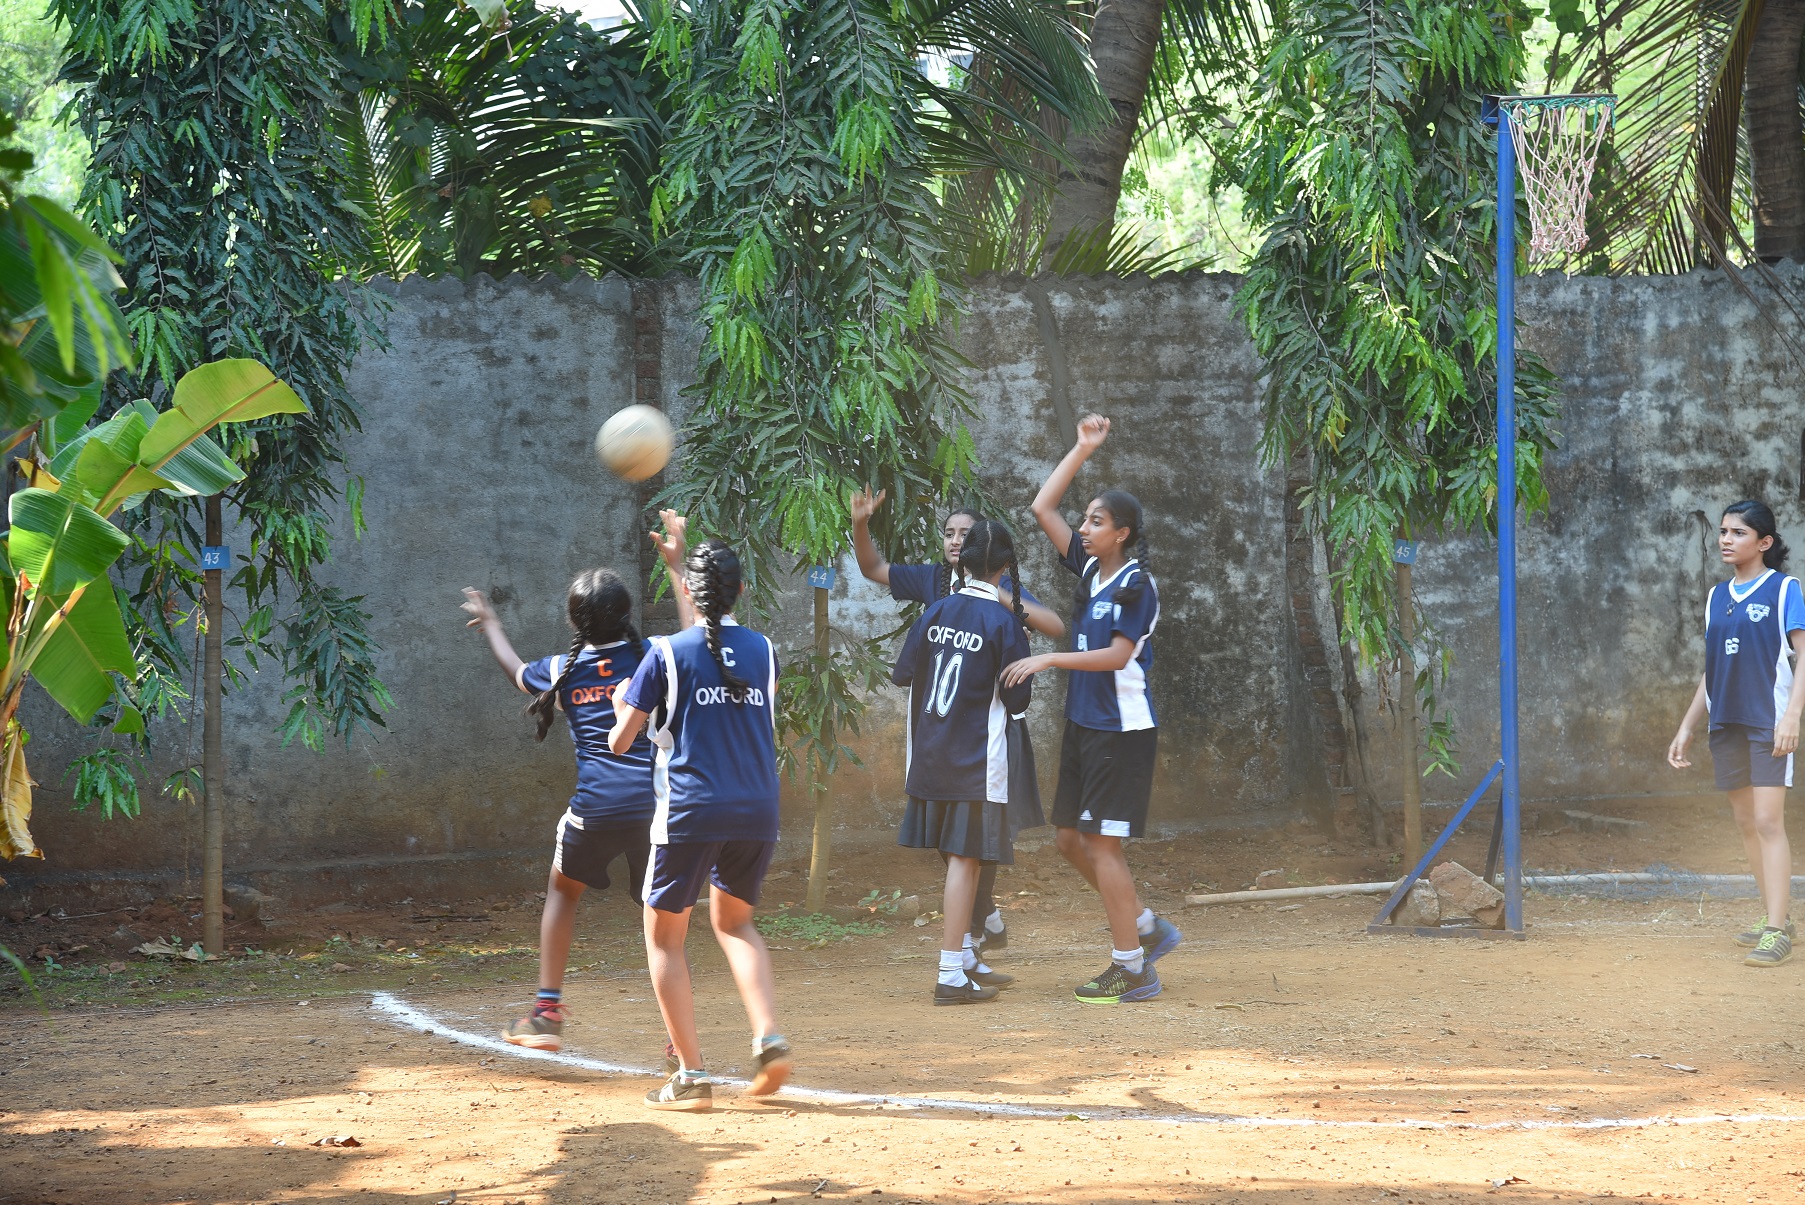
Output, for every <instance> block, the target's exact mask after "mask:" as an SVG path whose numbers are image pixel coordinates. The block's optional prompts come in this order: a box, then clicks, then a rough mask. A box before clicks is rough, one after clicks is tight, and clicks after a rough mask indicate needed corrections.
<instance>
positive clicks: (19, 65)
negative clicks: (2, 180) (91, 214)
mask: <svg viewBox="0 0 1805 1205" xmlns="http://www.w3.org/2000/svg"><path fill="white" fill-rule="evenodd" d="M62 63H63V30H62V29H61V28H60V27H59V26H58V25H57V24H56V22H54V21H50V20H47V19H46V18H45V16H44V0H0V110H4V112H5V113H6V114H7V115H8V116H9V117H11V118H12V120H13V122H14V123H15V124H16V125H17V127H18V134H17V136H16V140H17V142H18V143H19V144H20V146H21V147H22V148H23V149H25V150H27V151H29V152H31V156H32V160H33V162H32V166H31V168H30V170H29V171H27V172H26V173H25V176H24V179H23V180H22V181H21V186H22V187H23V188H24V189H25V190H26V191H27V192H35V193H42V194H44V195H45V196H48V197H51V198H53V199H54V200H56V201H57V203H58V204H60V205H63V206H64V207H65V208H71V207H73V206H74V205H75V203H76V198H77V197H78V196H79V194H80V193H81V179H82V173H83V172H84V170H85V169H86V166H87V161H88V147H87V144H86V143H85V142H83V141H82V136H81V132H80V131H79V130H74V129H71V128H70V127H69V126H68V125H67V124H66V123H63V122H61V121H59V120H58V117H59V116H60V114H61V113H62V109H63V106H64V105H65V104H66V103H68V100H69V97H70V95H71V89H69V88H68V87H67V86H66V85H64V84H60V83H59V82H58V80H57V73H58V72H59V71H60V70H61V68H62Z"/></svg>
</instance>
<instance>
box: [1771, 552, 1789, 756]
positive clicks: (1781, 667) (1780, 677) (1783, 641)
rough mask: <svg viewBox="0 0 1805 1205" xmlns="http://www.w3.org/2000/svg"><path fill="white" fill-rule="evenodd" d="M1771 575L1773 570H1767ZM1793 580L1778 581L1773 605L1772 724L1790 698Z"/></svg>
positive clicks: (1784, 710)
mask: <svg viewBox="0 0 1805 1205" xmlns="http://www.w3.org/2000/svg"><path fill="white" fill-rule="evenodd" d="M1768 572H1769V573H1772V572H1773V570H1771V569H1770V570H1768ZM1793 580H1794V579H1792V578H1790V577H1785V578H1781V579H1780V597H1779V598H1778V599H1777V600H1775V603H1774V622H1775V623H1778V624H1779V625H1780V656H1779V661H1778V662H1777V663H1776V664H1775V666H1774V723H1775V725H1776V726H1777V725H1778V724H1779V723H1780V717H1781V716H1783V715H1785V714H1786V703H1787V700H1789V699H1791V698H1792V657H1791V656H1790V655H1789V654H1791V652H1792V642H1791V641H1790V640H1788V639H1787V637H1788V636H1790V635H1791V634H1792V633H1790V632H1788V631H1787V630H1786V595H1787V593H1788V591H1787V587H1788V585H1789V584H1791V583H1792V582H1793ZM1786 785H1787V786H1789V787H1790V786H1791V785H1792V755H1791V754H1788V755H1787V757H1786Z"/></svg>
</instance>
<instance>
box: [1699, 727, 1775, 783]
mask: <svg viewBox="0 0 1805 1205" xmlns="http://www.w3.org/2000/svg"><path fill="white" fill-rule="evenodd" d="M1711 768H1712V769H1713V770H1714V771H1716V775H1717V789H1718V790H1720V791H1740V790H1742V789H1743V788H1744V787H1790V786H1791V785H1792V754H1790V753H1788V754H1787V755H1786V756H1785V757H1775V756H1774V730H1773V729H1772V728H1751V727H1750V726H1749V725H1747V724H1725V725H1723V726H1722V727H1721V728H1713V729H1712V730H1711Z"/></svg>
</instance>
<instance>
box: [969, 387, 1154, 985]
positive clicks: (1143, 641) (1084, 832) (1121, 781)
mask: <svg viewBox="0 0 1805 1205" xmlns="http://www.w3.org/2000/svg"><path fill="white" fill-rule="evenodd" d="M1108 435H1109V420H1108V419H1107V418H1103V417H1101V416H1100V415H1096V414H1088V415H1086V416H1085V417H1084V421H1083V422H1081V423H1079V424H1078V442H1077V444H1076V445H1075V446H1074V447H1073V448H1072V450H1071V451H1070V452H1067V453H1066V454H1065V459H1064V460H1061V461H1060V462H1059V465H1058V467H1057V468H1055V469H1054V470H1053V473H1052V475H1051V476H1049V477H1048V478H1047V482H1046V484H1045V485H1043V486H1041V487H1040V493H1039V494H1037V495H1035V498H1034V517H1035V518H1036V519H1038V520H1039V521H1040V529H1041V530H1042V531H1044V532H1046V533H1047V538H1048V539H1050V540H1052V541H1053V546H1054V547H1055V548H1057V549H1058V550H1059V552H1060V555H1061V558H1062V563H1063V564H1064V565H1065V567H1066V568H1067V569H1069V570H1071V571H1072V572H1073V573H1074V574H1076V575H1077V577H1078V587H1077V590H1076V594H1075V598H1074V600H1073V607H1074V611H1073V615H1072V631H1073V639H1072V651H1071V652H1068V653H1045V654H1042V655H1040V656H1036V657H1028V658H1026V659H1024V660H1021V661H1018V662H1016V663H1015V664H1014V665H1011V666H1009V667H1008V668H1007V669H1006V670H1004V671H1003V684H1004V685H1005V686H1014V685H1015V684H1017V683H1019V682H1024V681H1026V680H1027V679H1028V678H1029V677H1030V676H1032V675H1034V674H1037V673H1039V672H1040V671H1041V670H1044V669H1064V670H1070V671H1071V678H1070V680H1069V681H1068V682H1067V684H1066V695H1065V718H1066V723H1065V742H1064V745H1063V747H1062V748H1061V750H1060V756H1059V792H1058V794H1057V795H1056V796H1055V797H1054V801H1053V824H1054V825H1055V826H1056V827H1057V829H1058V830H1059V852H1060V853H1062V854H1064V855H1065V857H1066V860H1067V861H1069V862H1070V863H1071V864H1072V865H1073V866H1074V867H1076V868H1077V870H1078V873H1080V874H1082V875H1083V876H1084V877H1085V880H1086V881H1087V882H1089V883H1090V885H1091V886H1092V887H1094V888H1096V890H1097V894H1099V895H1101V896H1102V897H1103V908H1104V911H1105V912H1106V913H1107V914H1108V917H1109V931H1110V939H1111V941H1112V943H1113V945H1112V947H1111V949H1110V955H1109V957H1110V962H1109V966H1108V967H1106V968H1105V969H1104V970H1103V972H1102V973H1101V974H1099V975H1098V976H1097V977H1096V978H1095V979H1092V980H1091V981H1090V982H1089V983H1086V984H1084V985H1083V986H1081V987H1079V988H1078V989H1077V992H1076V995H1077V997H1078V999H1079V1000H1082V1001H1084V1002H1085V1003H1087V1004H1117V1003H1120V1002H1122V1001H1124V1000H1150V999H1152V998H1153V997H1154V996H1157V995H1159V993H1160V982H1159V974H1158V972H1156V971H1155V970H1154V969H1153V964H1154V963H1155V962H1157V961H1159V960H1160V959H1161V958H1163V957H1165V955H1166V954H1168V953H1169V952H1171V950H1172V949H1173V948H1174V947H1175V946H1177V945H1178V943H1179V942H1180V941H1182V940H1183V935H1182V934H1181V933H1179V931H1178V929H1177V927H1176V926H1175V925H1173V924H1172V922H1171V921H1168V920H1165V919H1163V918H1161V917H1157V916H1155V915H1153V909H1151V908H1147V907H1143V906H1142V904H1141V901H1140V899H1139V897H1138V896H1137V895H1136V894H1135V889H1134V877H1133V875H1131V874H1130V873H1129V870H1128V860H1127V858H1126V857H1125V856H1124V855H1123V852H1122V842H1123V840H1124V839H1126V838H1128V837H1139V836H1142V835H1144V833H1145V831H1146V827H1147V802H1148V798H1149V796H1150V795H1151V793H1152V790H1153V756H1154V751H1155V749H1156V747H1157V742H1158V739H1159V730H1158V728H1157V727H1155V720H1154V714H1153V698H1152V696H1151V695H1149V694H1148V692H1147V671H1148V670H1149V669H1150V668H1151V667H1152V665H1153V646H1152V643H1151V641H1152V636H1153V629H1154V626H1155V625H1157V624H1158V623H1159V591H1158V589H1157V587H1155V585H1154V583H1153V579H1152V578H1151V577H1150V576H1148V574H1147V537H1146V535H1145V534H1143V532H1142V526H1141V525H1142V514H1141V504H1140V502H1139V500H1138V499H1136V498H1135V496H1134V495H1133V494H1130V493H1127V492H1126V491H1123V490H1104V491H1103V492H1102V493H1101V494H1099V495H1097V497H1096V498H1094V499H1092V501H1091V503H1090V505H1089V506H1087V507H1085V511H1084V521H1083V523H1082V524H1081V525H1080V527H1079V529H1078V530H1077V531H1076V532H1074V531H1073V530H1072V529H1071V527H1070V525H1069V524H1067V523H1066V521H1065V516H1064V515H1062V514H1060V511H1059V504H1060V501H1061V500H1062V499H1063V498H1064V497H1065V493H1066V491H1067V490H1068V489H1070V488H1071V485H1072V478H1074V477H1075V476H1077V474H1078V470H1079V468H1080V467H1082V466H1083V464H1084V462H1085V461H1086V460H1089V459H1090V457H1091V454H1092V453H1094V452H1095V451H1096V450H1097V449H1098V448H1099V447H1101V446H1102V444H1103V441H1104V439H1106V438H1107V437H1108ZM1131 550H1132V555H1130V552H1131Z"/></svg>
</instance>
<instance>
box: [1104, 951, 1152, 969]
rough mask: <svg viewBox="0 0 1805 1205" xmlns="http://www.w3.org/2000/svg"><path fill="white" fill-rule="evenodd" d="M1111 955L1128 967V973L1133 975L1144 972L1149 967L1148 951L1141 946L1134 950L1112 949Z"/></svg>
mask: <svg viewBox="0 0 1805 1205" xmlns="http://www.w3.org/2000/svg"><path fill="white" fill-rule="evenodd" d="M1109 956H1110V957H1111V958H1112V959H1114V960H1115V961H1116V962H1118V963H1120V964H1121V965H1122V966H1124V967H1126V968H1128V973H1129V974H1131V975H1139V974H1142V973H1143V972H1145V971H1146V969H1147V953H1146V951H1145V950H1143V949H1141V947H1139V946H1136V947H1135V948H1134V949H1133V950H1111V951H1110V952H1109Z"/></svg>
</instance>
